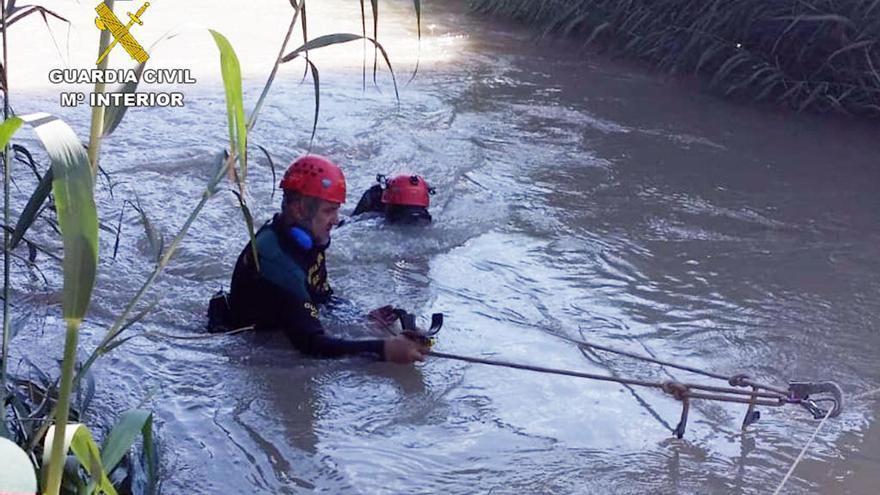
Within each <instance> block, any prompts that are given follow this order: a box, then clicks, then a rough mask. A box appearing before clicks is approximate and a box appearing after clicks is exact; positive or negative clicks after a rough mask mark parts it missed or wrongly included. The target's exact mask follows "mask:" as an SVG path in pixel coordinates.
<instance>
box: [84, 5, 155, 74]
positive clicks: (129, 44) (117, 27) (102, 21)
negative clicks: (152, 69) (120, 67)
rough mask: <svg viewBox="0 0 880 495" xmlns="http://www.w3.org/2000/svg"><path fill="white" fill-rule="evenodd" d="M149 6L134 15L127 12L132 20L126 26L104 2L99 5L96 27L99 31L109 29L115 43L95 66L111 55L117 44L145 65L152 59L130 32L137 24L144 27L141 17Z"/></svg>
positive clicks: (142, 7) (99, 58)
mask: <svg viewBox="0 0 880 495" xmlns="http://www.w3.org/2000/svg"><path fill="white" fill-rule="evenodd" d="M149 6H150V2H144V4H143V5H141V8H140V9H138V11H137V13H135V14H132V13H131V12H127V14H128V17H130V18H131V20H129V21H128V24H126V25H123V24H122V22H121V21H120V20H119V18H118V17H116V14H114V13H113V11H112V10H110V9H109V8H108V7H107V5H105V4H104V2H101V3H99V4H98V6H97V7H95V11H96V12H98V17H97V18H95V25H96V26H98V29H100V30H101V31H104V30H107V29H109V30H110V33H112V34H113V42H112V43H110V46H108V47H107V49H106V50H104V53H102V54H101V56H100V57H98V61H97V62H95V65H98V64H100V63H101V61H102V60H104V58H105V57H107V55H109V54H110V50H112V49H113V47H115V46H116V44H117V43H121V44H122V47H123V48H125V51H127V52H128V54H129V55H131V58H133V59H134V60H136V61H138V62H140V63H144V62H146V61H147V59H148V58H150V56H149V55H148V54H147V52H146V51H145V50H144V47H142V46H141V45H140V43H138V42H137V40H136V39H134V36H132V35H131V33H129V32H128V30H129V29H131V27H132V26H133V25H134V24H135V23H137V24H138V25H140V26H143V25H144V23H143V22H142V21H141V16H142V15H144V12H146V10H147V7H149Z"/></svg>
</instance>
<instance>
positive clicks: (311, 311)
mask: <svg viewBox="0 0 880 495" xmlns="http://www.w3.org/2000/svg"><path fill="white" fill-rule="evenodd" d="M303 306H305V308H306V309H307V310H309V314H310V315H311V316H312V318H315V319H317V318H318V308H316V307H315V305H314V304H312V303H310V302H307V303H305V304H303Z"/></svg>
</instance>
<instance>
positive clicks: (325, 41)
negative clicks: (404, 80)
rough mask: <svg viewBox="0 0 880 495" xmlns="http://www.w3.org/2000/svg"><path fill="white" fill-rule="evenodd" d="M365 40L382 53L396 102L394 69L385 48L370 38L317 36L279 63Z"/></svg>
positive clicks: (398, 98) (333, 35) (345, 34)
mask: <svg viewBox="0 0 880 495" xmlns="http://www.w3.org/2000/svg"><path fill="white" fill-rule="evenodd" d="M360 39H366V40H367V41H370V42H371V43H373V45H374V46H375V47H376V48H377V49H378V50H379V51H380V52H381V53H382V57H383V58H384V59H385V64H386V65H387V66H388V70H389V71H390V72H391V80H392V82H393V83H394V96H395V98H397V100H398V101H399V100H400V95H399V94H398V92H397V79H396V78H395V77H394V69H392V67H391V59H389V58H388V53H386V52H385V48H384V47H382V45H381V44H380V43H379V42H377V41H376V40H374V39H372V38H366V37H364V36H360V35H357V34H352V33H336V34H327V35H324V36H318V37H317V38H315V39H313V40H309V42H308V43H305V44H303V45H302V46H300V47H299V48H297V49H295V50H293V51H292V52H290V53H288V54H287V55H285V56H284V57H283V58H282V59H281V62H282V63H285V62H290V61H291V60H293V59H295V58H296V57H298V56H299V54H300V53H302V52H304V51H305V50H315V49H317V48H323V47H325V46H331V45H338V44H340V43H348V42H349V41H354V40H360Z"/></svg>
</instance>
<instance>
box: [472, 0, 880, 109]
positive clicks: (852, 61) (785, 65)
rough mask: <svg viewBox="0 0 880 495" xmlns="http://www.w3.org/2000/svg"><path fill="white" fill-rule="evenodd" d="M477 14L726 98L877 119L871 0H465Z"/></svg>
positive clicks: (877, 51)
mask: <svg viewBox="0 0 880 495" xmlns="http://www.w3.org/2000/svg"><path fill="white" fill-rule="evenodd" d="M469 3H470V5H471V6H472V7H473V8H474V9H475V10H476V11H478V12H484V13H491V14H498V15H504V16H507V17H511V18H514V19H518V20H521V21H523V22H525V23H528V24H531V25H533V26H536V27H538V28H540V29H541V32H542V33H543V34H545V35H546V34H550V33H556V34H561V35H566V36H572V37H575V38H578V39H583V40H584V42H585V43H593V42H596V43H598V44H599V45H601V46H603V47H607V48H608V49H609V50H611V51H612V52H613V53H616V54H621V55H624V56H627V57H632V58H636V59H641V60H645V61H648V62H650V63H652V64H654V65H655V66H657V67H658V68H660V69H663V70H665V71H668V72H671V73H674V74H698V75H700V76H703V77H704V78H705V79H706V80H707V81H708V82H709V84H710V85H711V86H713V87H715V88H717V89H718V90H720V91H721V92H723V93H724V94H726V95H734V96H739V97H742V98H748V99H751V100H754V101H762V100H766V101H772V102H775V103H778V104H781V105H784V106H787V107H790V108H793V109H795V110H798V111H804V110H809V111H815V112H836V113H843V114H853V115H867V116H878V115H880V72H878V69H880V43H878V42H880V2H878V1H877V0H740V1H736V2H731V1H726V0H628V1H617V0H548V1H545V2H530V1H525V0H469Z"/></svg>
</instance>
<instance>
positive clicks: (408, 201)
mask: <svg viewBox="0 0 880 495" xmlns="http://www.w3.org/2000/svg"><path fill="white" fill-rule="evenodd" d="M382 202H383V203H385V204H388V205H400V206H421V207H423V208H427V207H428V205H429V204H430V203H431V200H430V187H428V183H427V182H425V179H423V178H422V177H420V176H418V175H398V176H395V177H394V178H392V179H390V180H388V182H387V183H386V184H385V190H384V191H383V192H382Z"/></svg>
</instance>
